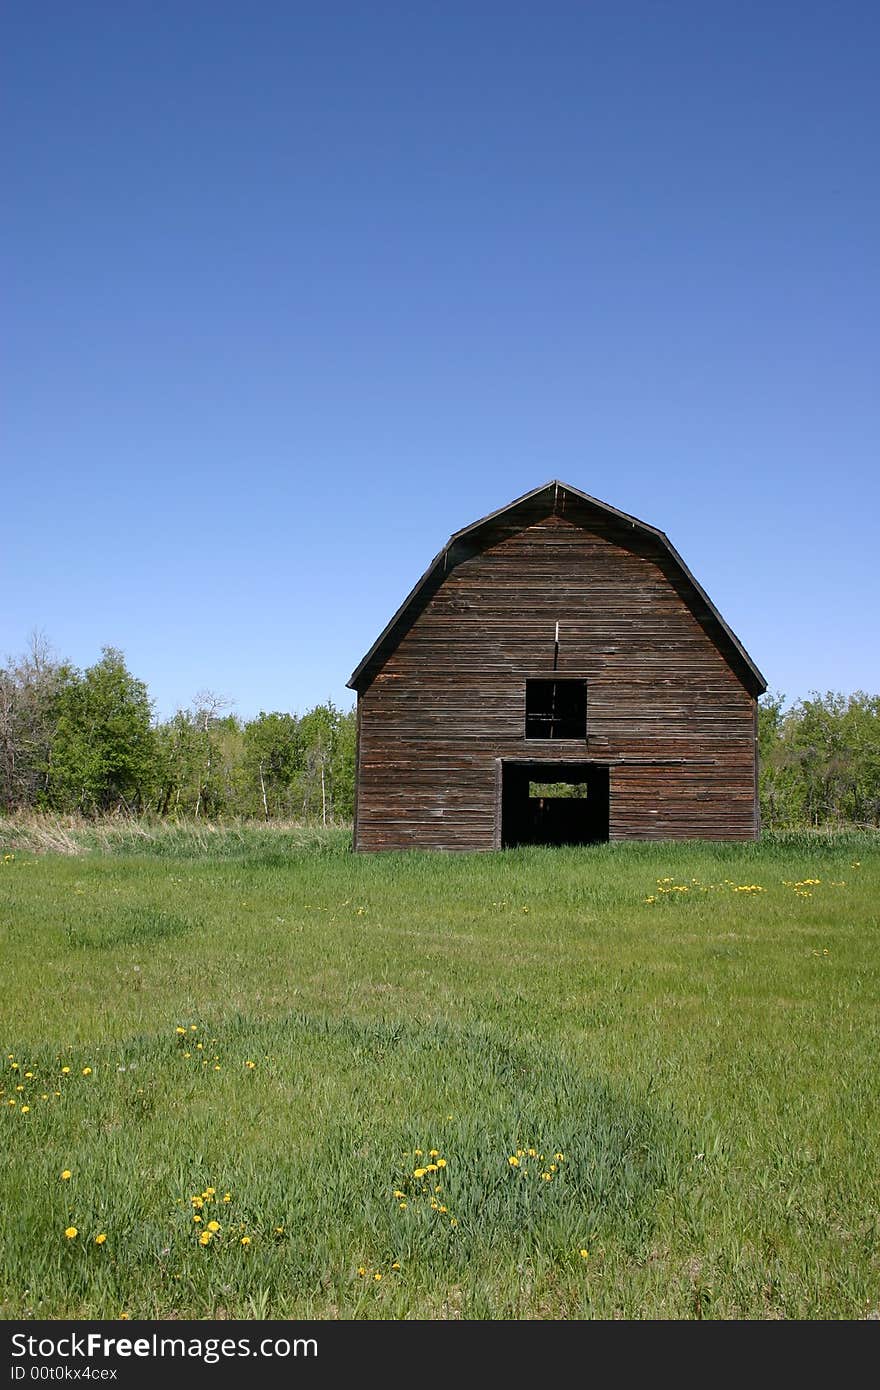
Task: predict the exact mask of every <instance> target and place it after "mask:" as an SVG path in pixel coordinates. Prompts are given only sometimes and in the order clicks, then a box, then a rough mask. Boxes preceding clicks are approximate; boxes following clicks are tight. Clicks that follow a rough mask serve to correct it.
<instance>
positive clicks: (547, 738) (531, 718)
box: [523, 675, 589, 743]
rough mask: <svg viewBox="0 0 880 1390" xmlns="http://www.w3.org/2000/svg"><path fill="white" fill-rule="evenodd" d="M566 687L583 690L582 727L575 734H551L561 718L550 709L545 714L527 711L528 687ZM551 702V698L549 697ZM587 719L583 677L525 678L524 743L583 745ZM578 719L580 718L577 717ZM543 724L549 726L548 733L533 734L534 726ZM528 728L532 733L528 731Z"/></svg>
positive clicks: (587, 710) (587, 697) (587, 696)
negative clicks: (578, 687)
mask: <svg viewBox="0 0 880 1390" xmlns="http://www.w3.org/2000/svg"><path fill="white" fill-rule="evenodd" d="M539 684H540V685H547V686H557V685H568V686H580V687H581V689H582V690H583V725H582V726H580V722H579V732H578V733H576V734H572V733H566V734H557V733H554V732H553V729H554V725H556V724H559V723H560V722H561V721H562V716H560V715H558V714H557V715H554V714H553V712H552V708H551V709H550V710H549V711H547V712H546V713H545V712H540V713H536V712H535V710H534V709H532V710H531V711H530V710H529V686H534V685H539ZM551 702H552V697H551ZM588 718H589V691H588V689H587V679H586V677H585V676H556V675H552V676H547V675H542V676H526V678H525V691H524V696H523V738H524V741H525V742H526V743H585V742H586V741H587V724H588ZM579 719H580V717H579ZM542 721H543V722H545V723H547V724H548V726H549V732H548V733H535V732H534V731H533V730H534V724H535V723H536V722H538V723H540V722H542ZM530 726H531V729H532V731H530Z"/></svg>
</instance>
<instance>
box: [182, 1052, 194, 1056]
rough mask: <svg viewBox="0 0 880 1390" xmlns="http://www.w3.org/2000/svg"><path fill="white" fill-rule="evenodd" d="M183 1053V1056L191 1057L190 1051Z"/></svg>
mask: <svg viewBox="0 0 880 1390" xmlns="http://www.w3.org/2000/svg"><path fill="white" fill-rule="evenodd" d="M183 1055H184V1057H191V1056H192V1053H191V1052H184V1054H183Z"/></svg>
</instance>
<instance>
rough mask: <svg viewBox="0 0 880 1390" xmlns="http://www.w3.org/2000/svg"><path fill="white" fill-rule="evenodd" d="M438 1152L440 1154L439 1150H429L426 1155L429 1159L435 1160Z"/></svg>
mask: <svg viewBox="0 0 880 1390" xmlns="http://www.w3.org/2000/svg"><path fill="white" fill-rule="evenodd" d="M439 1152H440V1150H439V1149H431V1151H430V1153H429V1154H428V1157H429V1158H436V1157H437V1155H438V1154H439Z"/></svg>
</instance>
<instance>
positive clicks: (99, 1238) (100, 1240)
mask: <svg viewBox="0 0 880 1390" xmlns="http://www.w3.org/2000/svg"><path fill="white" fill-rule="evenodd" d="M106 1239H107V1237H106V1235H105V1233H104V1232H103V1231H102V1232H101V1234H100V1235H99V1236H95V1244H96V1245H103V1244H104V1241H105V1240H106Z"/></svg>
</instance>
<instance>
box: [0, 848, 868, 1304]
mask: <svg viewBox="0 0 880 1390" xmlns="http://www.w3.org/2000/svg"><path fill="white" fill-rule="evenodd" d="M50 829H51V828H50ZM56 831H57V834H56V837H55V839H54V840H53V839H52V835H51V833H49V832H40V833H39V834H38V832H37V831H35V830H29V829H28V828H27V827H26V826H23V825H17V824H15V823H14V822H0V941H2V961H3V966H2V970H3V990H2V1000H3V1004H2V1017H3V1028H2V1033H3V1037H2V1043H3V1047H2V1058H3V1063H2V1065H3V1074H2V1080H0V1084H2V1088H3V1094H2V1096H0V1107H2V1112H3V1113H2V1114H0V1143H2V1148H3V1162H2V1168H0V1184H2V1190H0V1267H2V1313H3V1315H4V1316H5V1317H7V1318H8V1317H25V1318H31V1317H37V1318H40V1317H42V1318H60V1317H108V1318H114V1317H119V1316H121V1315H122V1314H127V1315H129V1316H130V1317H132V1318H138V1317H144V1318H169V1317H192V1318H210V1317H225V1316H228V1317H318V1318H335V1317H342V1318H404V1317H418V1318H457V1317H469V1318H585V1317H598V1318H612V1317H624V1318H640V1317H649V1318H691V1317H704V1318H719V1317H722V1318H752V1319H755V1318H777V1317H788V1318H792V1317H794V1318H864V1317H866V1316H873V1317H876V1316H877V1315H878V1309H880V1216H878V1207H880V1163H878V1158H880V1087H878V1055H880V1046H878V1044H880V1027H878V1023H880V1012H878V1000H880V971H878V902H880V853H878V845H877V840H876V838H875V839H871V838H869V837H868V836H867V835H857V834H852V835H847V836H839V837H836V838H835V837H831V838H828V837H820V836H802V837H798V836H791V837H788V838H786V837H779V838H776V839H775V840H771V841H769V842H768V841H765V842H764V843H762V844H761V845H758V846H754V845H744V846H733V845H715V846H712V845H697V844H686V845H668V844H653V845H637V844H633V845H606V846H599V847H596V848H591V849H571V850H528V851H526V850H523V851H508V852H505V853H503V854H490V855H462V856H443V855H418V854H410V855H388V856H357V857H355V856H353V855H351V854H350V853H349V852H348V836H347V835H346V834H345V833H344V832H342V831H328V832H318V831H315V832H306V831H295V830H290V829H281V830H273V829H259V828H256V829H229V830H226V831H207V830H205V829H200V830H192V829H190V830H187V829H180V830H165V831H156V832H152V833H150V834H147V833H143V832H141V833H138V832H136V831H134V830H125V829H121V830H119V831H116V832H109V831H106V830H105V831H100V832H99V831H93V832H92V831H70V830H65V829H64V828H63V827H62V826H60V825H59V826H57V827H56ZM47 835H48V839H47ZM47 843H48V844H51V845H52V846H53V848H54V849H55V850H56V851H63V852H54V853H47V854H44V853H40V852H37V851H38V850H40V849H41V848H43V847H44V846H45V845H46V844H47ZM76 851H79V852H76ZM65 1175H68V1176H65ZM215 1227H216V1229H215ZM74 1231H75V1234H71V1233H72V1232H74Z"/></svg>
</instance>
